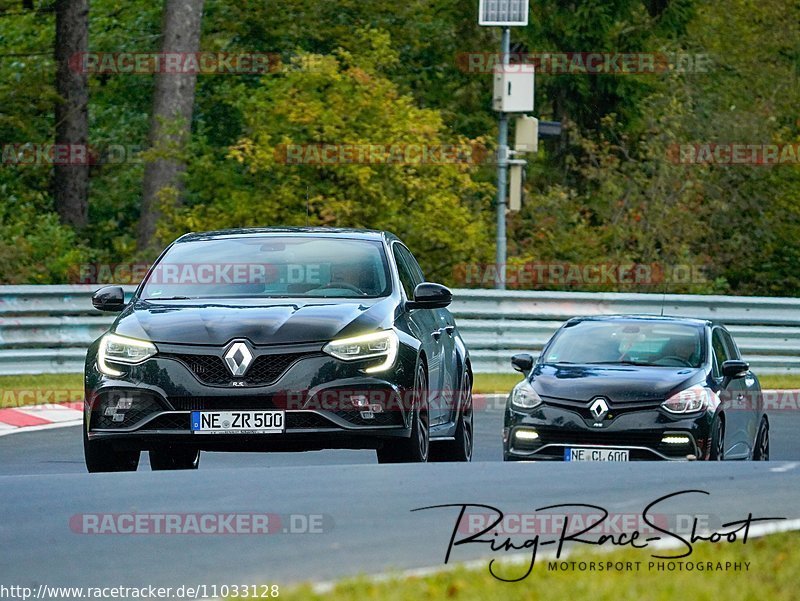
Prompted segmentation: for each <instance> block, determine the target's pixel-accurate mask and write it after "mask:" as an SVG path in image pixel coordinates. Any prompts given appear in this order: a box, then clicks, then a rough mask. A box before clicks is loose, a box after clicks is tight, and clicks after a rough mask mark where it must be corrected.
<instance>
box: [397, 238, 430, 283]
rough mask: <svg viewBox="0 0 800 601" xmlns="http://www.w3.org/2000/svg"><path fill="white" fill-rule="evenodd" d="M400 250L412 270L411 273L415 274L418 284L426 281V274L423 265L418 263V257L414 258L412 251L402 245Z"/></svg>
mask: <svg viewBox="0 0 800 601" xmlns="http://www.w3.org/2000/svg"><path fill="white" fill-rule="evenodd" d="M400 252H401V253H402V254H403V257H404V258H405V260H406V262H407V263H408V267H409V269H410V270H411V273H413V274H414V281H416V283H417V284H421V283H422V282H424V281H425V274H424V273H423V272H422V267H420V266H419V263H417V259H416V258H414V255H412V254H411V251H410V250H408V249H407V248H406V247H404V246H401V247H400Z"/></svg>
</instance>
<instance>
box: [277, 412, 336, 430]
mask: <svg viewBox="0 0 800 601" xmlns="http://www.w3.org/2000/svg"><path fill="white" fill-rule="evenodd" d="M335 427H337V426H335V425H334V424H332V423H331V422H330V421H329V420H328V419H326V418H324V417H322V416H321V415H319V414H318V413H311V412H305V411H299V412H292V411H290V412H288V413H287V414H286V429H287V430H304V429H312V428H335Z"/></svg>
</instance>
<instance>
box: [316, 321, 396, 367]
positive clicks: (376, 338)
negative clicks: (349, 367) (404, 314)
mask: <svg viewBox="0 0 800 601" xmlns="http://www.w3.org/2000/svg"><path fill="white" fill-rule="evenodd" d="M399 344H400V341H399V340H398V338H397V334H396V333H395V332H394V330H385V331H383V332H375V333H373V334H365V335H363V336H354V337H353V338H342V339H340V340H334V341H332V342H329V343H328V344H326V345H325V347H324V348H323V349H322V350H323V351H324V352H326V353H328V354H329V355H331V356H332V357H336V358H337V359H341V360H342V361H357V360H362V359H373V358H377V357H385V358H386V359H385V360H384V361H383V362H382V363H380V364H379V365H374V366H372V367H370V368H368V369H366V370H365V371H366V372H367V373H370V374H372V373H376V372H379V371H385V370H387V369H389V368H390V367H391V366H392V365H394V360H395V359H396V358H397V347H398V346H399Z"/></svg>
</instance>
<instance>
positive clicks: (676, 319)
mask: <svg viewBox="0 0 800 601" xmlns="http://www.w3.org/2000/svg"><path fill="white" fill-rule="evenodd" d="M582 321H652V322H657V323H658V322H661V323H683V324H687V325H694V326H705V327H712V326H722V324H721V323H718V322H715V321H712V320H709V319H696V318H694V317H680V316H677V315H647V314H629V315H624V314H621V315H587V316H581V317H573V318H572V319H569V320H567V323H569V324H574V323H579V322H582ZM723 327H724V326H723Z"/></svg>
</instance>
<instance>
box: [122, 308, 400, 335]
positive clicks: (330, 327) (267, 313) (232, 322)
mask: <svg viewBox="0 0 800 601" xmlns="http://www.w3.org/2000/svg"><path fill="white" fill-rule="evenodd" d="M395 307H396V302H395V300H394V299H393V298H392V297H386V298H382V299H363V300H361V299H336V300H332V299H270V300H269V301H265V300H264V299H253V300H249V299H222V300H213V301H210V300H209V301H200V300H191V301H162V302H161V303H158V304H155V303H151V302H148V301H142V300H135V301H134V302H133V303H131V304H130V305H129V306H128V307H127V308H126V310H125V311H124V312H123V313H122V314H121V315H120V316H119V318H118V320H117V322H116V325H115V327H114V331H115V332H116V333H117V334H120V335H122V336H130V337H132V338H140V339H144V340H151V341H153V342H161V343H169V344H197V345H224V344H227V343H228V342H230V341H231V340H233V339H237V338H246V339H248V340H249V341H250V342H252V343H253V344H257V345H267V344H291V343H304V342H324V341H327V340H332V339H334V338H337V337H339V336H343V335H344V336H349V335H357V334H359V333H362V332H365V331H366V332H368V331H374V330H376V329H382V328H389V327H391V324H392V321H393V313H394V309H395Z"/></svg>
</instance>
